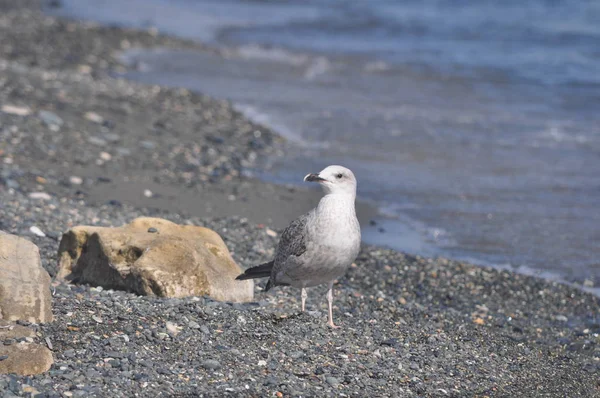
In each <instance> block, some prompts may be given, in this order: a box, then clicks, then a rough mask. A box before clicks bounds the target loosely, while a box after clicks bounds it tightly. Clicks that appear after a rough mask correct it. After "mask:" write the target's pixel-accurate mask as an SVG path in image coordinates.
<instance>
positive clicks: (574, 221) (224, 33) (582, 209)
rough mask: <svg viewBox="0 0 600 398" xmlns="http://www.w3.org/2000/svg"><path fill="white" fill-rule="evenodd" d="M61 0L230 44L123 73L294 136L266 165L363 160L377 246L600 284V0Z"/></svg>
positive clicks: (147, 60) (128, 57)
mask: <svg viewBox="0 0 600 398" xmlns="http://www.w3.org/2000/svg"><path fill="white" fill-rule="evenodd" d="M63 3H64V7H63V8H62V9H60V10H59V11H58V12H59V13H61V14H63V15H69V16H76V17H80V18H85V19H92V20H96V21H99V22H102V23H109V24H120V25H127V26H134V27H138V28H143V29H146V28H150V27H153V28H156V29H158V30H159V31H161V32H164V33H170V34H175V35H179V36H182V37H186V38H191V39H196V40H200V41H203V42H205V43H208V44H209V45H210V46H212V47H213V48H214V49H217V50H218V51H217V52H214V51H213V52H209V51H207V52H192V51H175V50H154V51H147V50H140V49H133V50H131V51H129V52H127V53H125V54H124V55H123V59H124V60H125V61H126V62H130V63H131V64H132V65H137V66H138V70H136V71H133V72H129V73H127V74H126V75H125V76H126V77H128V78H131V79H136V80H140V81H144V82H151V83H158V84H167V85H174V86H185V87H188V88H191V89H195V90H198V91H201V92H204V93H207V94H210V95H213V96H217V97H220V98H227V99H230V100H232V101H233V103H234V104H235V105H236V106H237V107H238V109H239V110H240V111H242V112H244V113H245V114H246V115H248V116H249V117H251V118H254V119H255V120H257V121H259V122H261V123H264V124H267V125H270V126H271V127H273V128H274V129H276V130H277V131H279V132H280V133H282V134H283V135H285V136H286V137H287V138H289V142H290V148H289V151H288V156H286V158H285V159H280V160H276V162H275V163H274V164H272V165H271V167H270V168H269V171H268V172H267V173H265V174H263V177H264V178H268V179H271V180H275V181H281V182H286V183H287V182H298V180H299V177H298V176H303V175H304V174H305V173H306V172H307V171H313V170H318V169H319V168H320V167H323V166H325V165H327V164H331V163H341V164H344V165H347V166H349V167H351V168H352V169H353V170H354V171H355V173H356V174H357V177H358V180H359V195H360V196H361V197H362V198H363V199H366V200H370V201H372V202H374V203H376V204H378V205H379V206H380V208H381V209H382V214H383V216H382V218H381V219H380V220H379V221H380V226H383V228H384V229H385V231H386V232H385V233H379V232H377V228H375V229H374V230H370V232H369V233H368V239H370V240H371V241H374V242H378V243H382V244H386V245H389V246H392V247H395V248H399V249H402V250H406V251H409V252H414V253H418V254H425V255H444V256H448V257H454V258H461V259H469V260H471V261H474V262H478V263H482V264H493V265H497V266H502V267H507V266H508V267H513V268H517V269H520V270H522V271H524V272H528V273H541V274H543V275H550V276H556V277H557V278H563V279H567V280H576V281H579V282H581V281H583V280H585V279H587V280H588V281H592V282H594V283H595V284H596V286H598V285H600V173H599V172H600V2H596V1H574V0H573V1H561V2H559V1H544V0H532V1H528V2H521V1H483V0H482V1H477V2H467V1H458V0H454V1H451V0H428V1H392V0H369V1H366V0H365V1H357V0H355V1H350V0H304V1H293V0H287V1H285V0H280V1H275V0H271V1H267V0H262V1H261V0H245V1H244V0H220V1H217V0H212V1H211V0H170V1H168V0H130V1H128V2H120V1H117V0H104V1H91V0H63ZM588 283H589V282H588Z"/></svg>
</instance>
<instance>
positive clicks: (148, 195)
mask: <svg viewBox="0 0 600 398" xmlns="http://www.w3.org/2000/svg"><path fill="white" fill-rule="evenodd" d="M144 196H145V197H147V198H151V197H152V191H151V190H149V189H144Z"/></svg>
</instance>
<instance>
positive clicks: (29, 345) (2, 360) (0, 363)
mask: <svg viewBox="0 0 600 398" xmlns="http://www.w3.org/2000/svg"><path fill="white" fill-rule="evenodd" d="M34 338H35V332H34V331H33V330H31V329H30V328H27V327H25V326H21V325H17V324H14V323H10V322H6V321H2V320H0V374H8V373H16V374H19V375H23V376H29V375H34V374H38V373H42V372H45V371H47V370H48V369H50V365H52V362H53V361H52V353H51V352H50V350H48V349H47V348H46V347H44V346H42V345H39V344H35V343H33V340H34ZM9 341H10V342H11V343H12V344H7V342H9Z"/></svg>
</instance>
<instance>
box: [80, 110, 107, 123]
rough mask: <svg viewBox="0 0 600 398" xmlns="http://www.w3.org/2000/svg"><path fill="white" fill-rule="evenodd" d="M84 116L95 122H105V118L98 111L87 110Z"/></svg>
mask: <svg viewBox="0 0 600 398" xmlns="http://www.w3.org/2000/svg"><path fill="white" fill-rule="evenodd" d="M84 117H85V118H86V119H87V120H89V121H90V122H93V123H98V124H102V122H104V118H103V117H102V116H100V115H98V114H97V113H96V112H86V113H85V115H84Z"/></svg>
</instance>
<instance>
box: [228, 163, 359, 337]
mask: <svg viewBox="0 0 600 398" xmlns="http://www.w3.org/2000/svg"><path fill="white" fill-rule="evenodd" d="M304 181H310V182H317V183H319V184H321V187H322V188H323V191H324V192H325V196H323V198H321V200H320V201H319V204H318V206H317V207H316V208H314V209H312V210H311V211H309V212H308V213H306V214H304V215H302V216H301V217H299V218H297V219H296V220H294V221H293V222H292V223H291V224H290V225H289V226H288V227H287V228H286V229H285V230H284V231H283V233H282V234H281V240H280V241H279V245H278V246H277V252H276V253H275V258H274V259H273V260H272V261H269V262H268V263H265V264H261V265H259V266H256V267H252V268H249V269H247V270H246V272H244V273H243V274H241V275H239V276H238V277H237V278H236V279H240V280H243V279H254V278H263V277H267V276H268V277H269V281H268V282H267V286H266V287H265V291H267V290H269V289H270V288H272V287H273V286H294V287H298V288H300V289H302V295H301V297H302V311H304V304H305V302H306V296H307V293H306V288H307V287H311V286H316V285H320V284H322V283H328V284H329V290H328V292H327V301H328V304H329V326H331V327H333V328H337V326H336V325H335V324H334V323H333V311H332V306H333V292H332V289H333V282H334V280H335V279H337V278H339V277H340V276H342V275H343V274H344V273H345V272H346V269H347V268H348V267H349V266H350V264H352V262H353V261H354V260H355V259H356V256H357V255H358V251H359V249H360V226H359V224H358V220H357V219H356V211H355V209H354V200H355V198H356V178H354V174H353V173H352V171H350V170H349V169H347V168H345V167H342V166H328V167H326V168H325V169H323V170H322V171H321V172H320V173H318V174H308V175H307V176H306V177H304Z"/></svg>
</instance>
